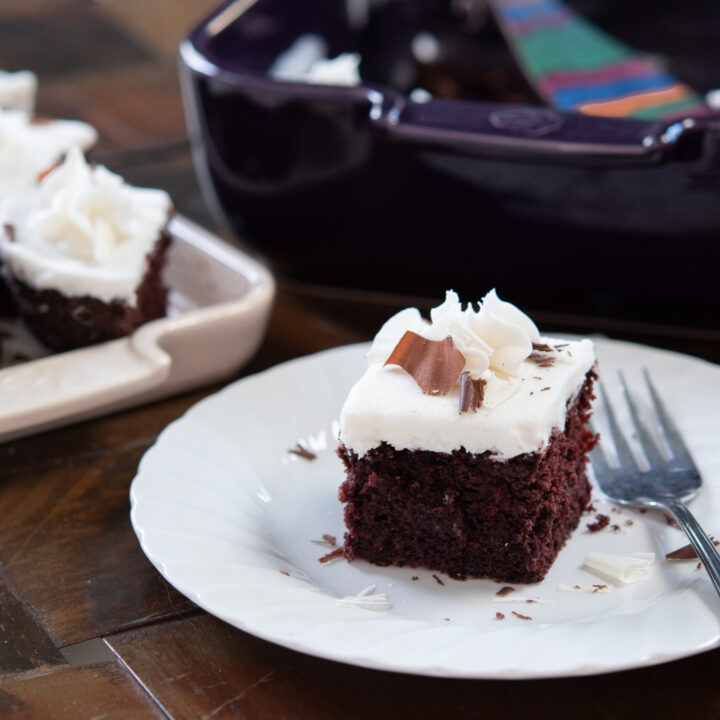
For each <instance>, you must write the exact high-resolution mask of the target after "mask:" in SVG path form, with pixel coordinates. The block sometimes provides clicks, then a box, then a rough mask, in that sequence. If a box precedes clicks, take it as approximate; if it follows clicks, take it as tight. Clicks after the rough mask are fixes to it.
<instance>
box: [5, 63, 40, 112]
mask: <svg viewBox="0 0 720 720" xmlns="http://www.w3.org/2000/svg"><path fill="white" fill-rule="evenodd" d="M36 93H37V76H36V75H35V73H32V72H30V71H29V70H20V71H19V72H5V71H4V70H0V108H5V109H11V110H24V111H25V112H28V113H31V112H33V110H34V109H35V94H36Z"/></svg>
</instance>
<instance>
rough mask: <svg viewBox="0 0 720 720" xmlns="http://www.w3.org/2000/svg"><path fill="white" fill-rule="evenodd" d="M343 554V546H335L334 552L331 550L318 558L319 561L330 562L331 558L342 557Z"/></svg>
mask: <svg viewBox="0 0 720 720" xmlns="http://www.w3.org/2000/svg"><path fill="white" fill-rule="evenodd" d="M342 556H343V549H342V548H341V547H339V548H335V549H334V550H333V551H332V552H329V553H328V554H327V555H323V556H322V557H319V558H318V562H319V563H326V562H330V561H331V560H336V559H337V558H341V557H342Z"/></svg>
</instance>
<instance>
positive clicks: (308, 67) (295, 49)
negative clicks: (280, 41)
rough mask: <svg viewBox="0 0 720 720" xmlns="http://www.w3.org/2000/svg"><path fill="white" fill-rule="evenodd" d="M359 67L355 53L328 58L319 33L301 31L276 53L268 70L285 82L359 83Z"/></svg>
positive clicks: (358, 56) (274, 76) (357, 55)
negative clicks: (301, 32)
mask: <svg viewBox="0 0 720 720" xmlns="http://www.w3.org/2000/svg"><path fill="white" fill-rule="evenodd" d="M359 67H360V55H359V54H358V53H342V54H340V55H338V56H337V57H335V58H328V57H327V44H326V43H325V40H323V39H322V38H321V37H320V36H319V35H302V36H300V37H299V38H298V39H297V40H296V41H295V42H294V43H293V44H292V45H291V46H290V47H289V48H288V49H287V50H286V51H285V52H283V53H281V54H280V55H278V57H277V58H276V59H275V62H274V63H273V64H272V67H271V68H270V70H269V74H270V76H271V77H273V78H275V79H276V80H285V81H288V82H308V83H317V84H319V85H347V86H350V87H352V86H355V85H359V84H360V71H359V69H358V68H359Z"/></svg>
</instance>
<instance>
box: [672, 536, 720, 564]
mask: <svg viewBox="0 0 720 720" xmlns="http://www.w3.org/2000/svg"><path fill="white" fill-rule="evenodd" d="M710 539H711V540H712V541H713V545H715V547H717V546H718V545H720V541H718V540H715V539H714V538H710ZM697 556H698V554H697V553H696V552H695V548H694V547H693V546H692V545H683V546H682V547H681V548H678V549H677V550H674V551H673V552H671V553H668V554H667V555H666V556H665V559H666V560H694V559H695V558H696V557H697Z"/></svg>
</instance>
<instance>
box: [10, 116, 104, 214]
mask: <svg viewBox="0 0 720 720" xmlns="http://www.w3.org/2000/svg"><path fill="white" fill-rule="evenodd" d="M96 141H97V132H96V131H95V128H93V127H92V126H90V125H88V124H87V123H83V122H78V121H75V120H50V121H47V122H38V121H37V120H33V119H32V117H31V116H30V115H29V114H28V113H26V112H24V111H22V110H0V193H1V194H2V197H1V198H0V200H2V201H3V205H5V207H6V210H5V212H7V205H8V201H9V200H12V199H13V198H14V199H15V203H14V204H17V202H22V197H23V196H24V195H25V194H26V193H27V191H28V190H31V189H33V188H34V187H35V186H36V185H37V182H38V176H39V175H40V174H41V173H43V172H45V171H46V170H48V169H49V168H51V167H52V166H53V165H55V163H57V162H58V161H60V160H61V159H62V157H63V155H65V153H67V152H68V151H69V150H70V148H73V147H80V148H82V149H83V150H88V149H89V148H91V147H92V146H93V145H94V144H95V142H96ZM8 196H12V197H8ZM10 204H13V203H10Z"/></svg>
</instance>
